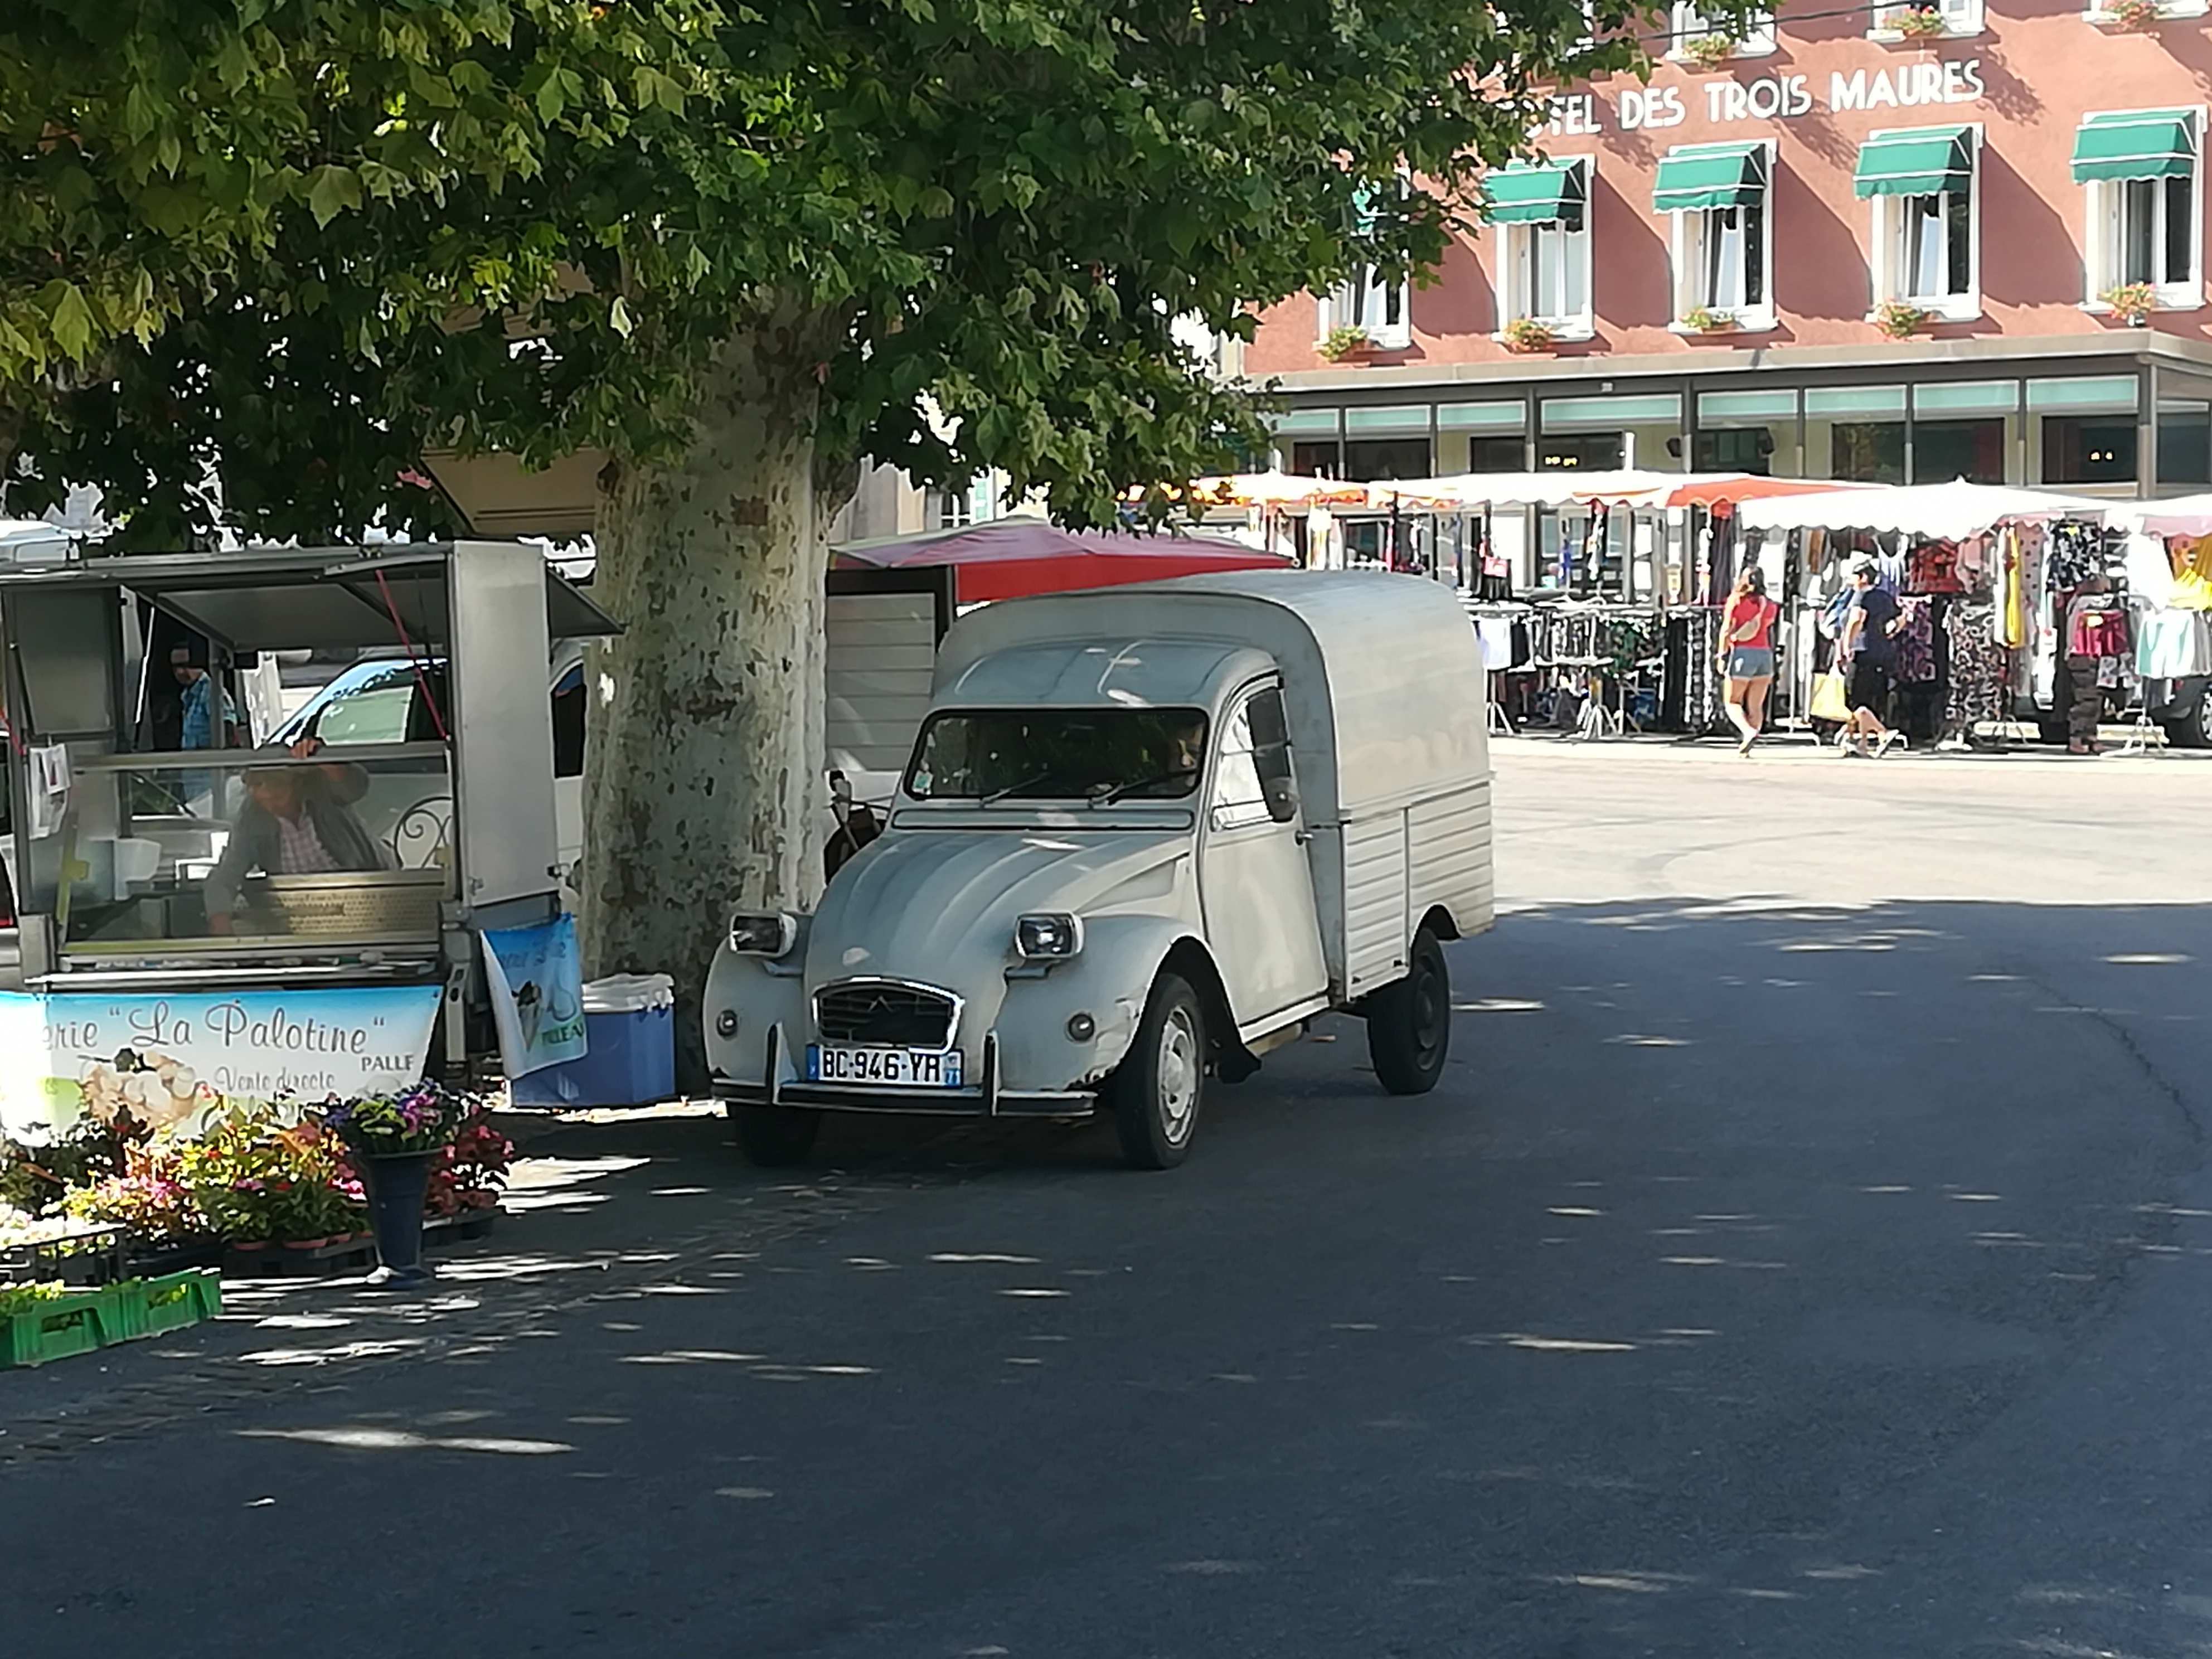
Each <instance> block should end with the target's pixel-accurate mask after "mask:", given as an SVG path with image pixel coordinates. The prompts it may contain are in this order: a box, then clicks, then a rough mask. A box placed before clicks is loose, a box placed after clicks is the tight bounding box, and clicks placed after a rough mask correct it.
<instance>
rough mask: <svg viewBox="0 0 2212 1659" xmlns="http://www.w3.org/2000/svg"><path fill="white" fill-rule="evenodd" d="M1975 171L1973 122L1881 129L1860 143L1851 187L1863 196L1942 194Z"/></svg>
mask: <svg viewBox="0 0 2212 1659" xmlns="http://www.w3.org/2000/svg"><path fill="white" fill-rule="evenodd" d="M1973 176H1974V131H1973V129H1972V127H1920V128H1918V129H1917V130H1915V131H1911V132H1877V133H1876V134H1875V135H1874V137H1871V138H1869V139H1868V140H1867V141H1866V143H1863V144H1862V145H1860V146H1859V165H1858V169H1857V172H1856V173H1853V174H1852V175H1851V188H1852V189H1853V190H1854V191H1857V193H1858V194H1859V195H1861V196H1941V195H1942V193H1943V192H1944V191H1948V190H1964V189H1966V186H1967V185H1968V184H1969V183H1971V182H1972V179H1973Z"/></svg>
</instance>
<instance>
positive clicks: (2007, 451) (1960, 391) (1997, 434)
mask: <svg viewBox="0 0 2212 1659" xmlns="http://www.w3.org/2000/svg"><path fill="white" fill-rule="evenodd" d="M2019 441H2020V382H2019V381H2017V380H1949V381H1934V382H1930V383H1929V384H1928V385H1925V386H1915V387H1913V388H1912V482H1913V483H1923V484H1929V483H1950V482H1951V481H1952V480H1954V478H1964V479H1965V480H1966V482H1967V483H1978V484H2002V483H2017V482H2019V474H2018V471H2017V470H2016V469H2015V467H2014V465H2013V464H2012V459H2011V458H2012V457H2013V455H2014V454H2015V453H2016V451H2017V450H2018V447H2019Z"/></svg>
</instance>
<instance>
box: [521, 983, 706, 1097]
mask: <svg viewBox="0 0 2212 1659" xmlns="http://www.w3.org/2000/svg"><path fill="white" fill-rule="evenodd" d="M584 1032H585V1042H586V1044H587V1045H588V1046H587V1048H586V1051H585V1054H584V1057H583V1058H582V1059H581V1060H569V1061H568V1063H567V1064H565V1065H561V1066H547V1067H546V1068H545V1069H544V1071H542V1072H532V1073H530V1074H529V1075H528V1076H527V1077H519V1078H516V1079H514V1080H513V1083H512V1084H511V1085H509V1087H510V1089H511V1090H512V1091H513V1100H514V1103H515V1104H516V1105H518V1106H656V1105H658V1104H659V1103H661V1102H662V1101H664V1100H667V1099H670V1098H671V1097H673V1096H674V1095H675V1093H676V987H675V982H674V981H672V980H671V979H670V978H669V977H668V975H665V974H617V975H615V976H614V977H613V978H611V979H595V980H593V981H592V982H591V983H590V984H588V985H586V987H584Z"/></svg>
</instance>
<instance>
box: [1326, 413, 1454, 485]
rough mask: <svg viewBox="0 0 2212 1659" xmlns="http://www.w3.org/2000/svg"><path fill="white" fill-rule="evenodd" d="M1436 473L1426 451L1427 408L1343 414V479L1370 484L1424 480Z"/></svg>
mask: <svg viewBox="0 0 2212 1659" xmlns="http://www.w3.org/2000/svg"><path fill="white" fill-rule="evenodd" d="M1435 471H1436V466H1435V464H1434V461H1433V460H1432V459H1431V454H1430V451H1429V406H1428V404H1404V405H1401V406H1399V407H1396V408H1389V409H1347V410H1345V411H1344V476H1345V477H1347V478H1353V479H1358V481H1360V482H1361V483H1371V482H1372V481H1374V480H1376V479H1377V478H1425V477H1429V476H1431V474H1432V473H1434V472H1435Z"/></svg>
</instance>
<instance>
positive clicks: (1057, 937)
mask: <svg viewBox="0 0 2212 1659" xmlns="http://www.w3.org/2000/svg"><path fill="white" fill-rule="evenodd" d="M1082 949H1083V918H1082V917H1080V916H1071V915H1067V914H1066V913H1065V912H1063V911H1057V910H1054V911H1047V912H1045V913H1043V914H1042V915H1031V916H1023V917H1021V918H1020V919H1019V920H1018V921H1016V922H1015V923H1014V951H1015V953H1016V954H1017V955H1018V956H1020V957H1023V958H1024V959H1025V960H1027V961H1030V962H1065V961H1066V959H1067V958H1068V957H1072V956H1074V955H1076V954H1077V953H1078V952H1079V951H1081V950H1082Z"/></svg>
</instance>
